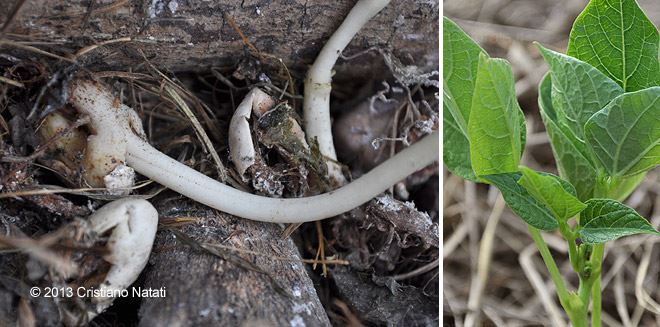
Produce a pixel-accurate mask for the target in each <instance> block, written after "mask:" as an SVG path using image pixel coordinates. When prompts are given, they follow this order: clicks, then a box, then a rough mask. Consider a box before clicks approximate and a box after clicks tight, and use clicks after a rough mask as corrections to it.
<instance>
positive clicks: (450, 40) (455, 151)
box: [442, 17, 485, 181]
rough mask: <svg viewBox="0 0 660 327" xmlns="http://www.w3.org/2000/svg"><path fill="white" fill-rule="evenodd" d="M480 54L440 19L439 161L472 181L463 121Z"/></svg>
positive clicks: (451, 24)
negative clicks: (442, 148) (440, 126)
mask: <svg viewBox="0 0 660 327" xmlns="http://www.w3.org/2000/svg"><path fill="white" fill-rule="evenodd" d="M481 53H484V54H485V51H484V50H483V49H481V47H479V45H478V44H476V43H475V42H474V41H472V39H470V37H469V36H468V35H467V34H465V32H463V30H461V29H460V28H459V27H458V26H457V25H456V24H455V23H454V22H452V21H451V20H449V19H448V18H446V17H445V18H444V19H443V52H442V55H443V81H444V83H443V110H442V111H443V121H444V127H443V145H444V150H443V161H444V163H445V165H446V166H447V169H449V171H451V172H452V173H454V174H456V175H459V176H461V177H463V178H465V179H469V180H473V181H477V177H476V176H475V174H474V171H472V165H471V160H470V149H469V142H468V139H467V122H468V120H469V118H470V107H471V106H472V95H473V93H474V84H475V82H476V79H477V78H476V77H477V68H478V65H479V54H481Z"/></svg>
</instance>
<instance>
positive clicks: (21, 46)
mask: <svg viewBox="0 0 660 327" xmlns="http://www.w3.org/2000/svg"><path fill="white" fill-rule="evenodd" d="M2 45H7V46H11V47H14V48H18V49H23V50H26V51H31V52H34V53H38V54H41V55H44V56H47V57H51V58H55V59H59V60H63V61H66V62H70V63H75V62H76V61H75V60H73V59H70V58H67V57H62V56H60V55H56V54H54V53H50V52H48V51H44V50H41V49H39V48H35V47H33V46H30V45H25V44H21V43H18V42H14V41H10V40H6V39H5V40H0V46H2Z"/></svg>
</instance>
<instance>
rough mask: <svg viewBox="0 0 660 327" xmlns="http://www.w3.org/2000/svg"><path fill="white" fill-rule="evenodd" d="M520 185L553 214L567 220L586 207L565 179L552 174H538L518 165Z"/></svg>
mask: <svg viewBox="0 0 660 327" xmlns="http://www.w3.org/2000/svg"><path fill="white" fill-rule="evenodd" d="M520 170H521V172H522V174H523V175H522V178H520V180H519V181H518V184H520V185H522V186H523V187H524V188H525V189H526V190H527V192H529V193H530V194H531V195H532V196H533V197H534V198H536V199H537V200H538V201H539V202H541V203H543V204H544V205H545V207H547V208H548V209H550V211H551V212H552V213H553V214H554V216H555V217H556V218H558V219H561V220H564V221H566V220H568V219H569V218H571V217H573V216H575V215H577V214H578V213H580V211H582V209H584V208H585V207H586V205H585V204H584V203H582V202H581V201H580V200H578V199H577V198H576V197H575V188H574V187H573V186H572V185H571V184H569V183H568V182H566V181H563V180H561V179H560V178H559V177H557V176H555V175H552V174H540V173H537V172H535V171H534V170H532V169H529V168H527V167H520Z"/></svg>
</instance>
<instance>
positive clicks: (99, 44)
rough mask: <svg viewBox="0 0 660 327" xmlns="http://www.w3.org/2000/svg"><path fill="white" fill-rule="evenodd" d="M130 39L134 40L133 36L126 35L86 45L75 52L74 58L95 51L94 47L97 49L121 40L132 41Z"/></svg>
mask: <svg viewBox="0 0 660 327" xmlns="http://www.w3.org/2000/svg"><path fill="white" fill-rule="evenodd" d="M130 41H132V39H131V37H130V36H126V37H121V38H118V39H114V40H107V41H103V42H99V43H96V44H92V45H89V46H86V47H84V48H82V49H80V50H78V51H76V53H74V54H73V56H72V59H73V60H77V59H78V57H80V56H82V55H84V54H86V53H88V52H90V51H93V50H94V49H96V48H98V47H102V46H104V45H108V44H113V43H119V42H130Z"/></svg>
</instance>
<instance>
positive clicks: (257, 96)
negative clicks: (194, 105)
mask: <svg viewBox="0 0 660 327" xmlns="http://www.w3.org/2000/svg"><path fill="white" fill-rule="evenodd" d="M274 106H275V100H274V99H273V98H272V97H271V96H270V95H268V94H267V93H266V92H264V91H262V90H261V89H259V88H253V89H251V90H250V92H248V94H247V95H246V96H245V98H244V99H243V101H241V103H240V104H239V105H238V107H237V108H236V111H234V115H233V116H232V117H231V120H230V122H229V154H230V157H231V161H232V162H233V163H234V166H235V167H236V169H237V170H238V173H239V174H240V176H241V178H244V174H245V172H246V171H247V170H248V168H250V167H251V166H252V165H254V164H255V162H256V157H257V151H256V149H255V147H254V141H253V140H252V132H251V128H250V122H249V119H250V116H251V115H252V114H254V115H255V116H256V118H261V117H262V116H264V115H265V114H267V113H268V112H269V111H270V110H271V109H273V107H274ZM287 119H288V121H289V122H290V123H291V130H290V132H291V133H292V135H293V136H294V137H296V138H297V139H298V140H299V141H300V144H302V146H303V147H304V148H305V149H309V145H308V144H307V141H306V140H305V132H303V130H302V128H300V125H299V124H298V122H297V121H296V120H295V119H293V118H292V117H288V118H287Z"/></svg>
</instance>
